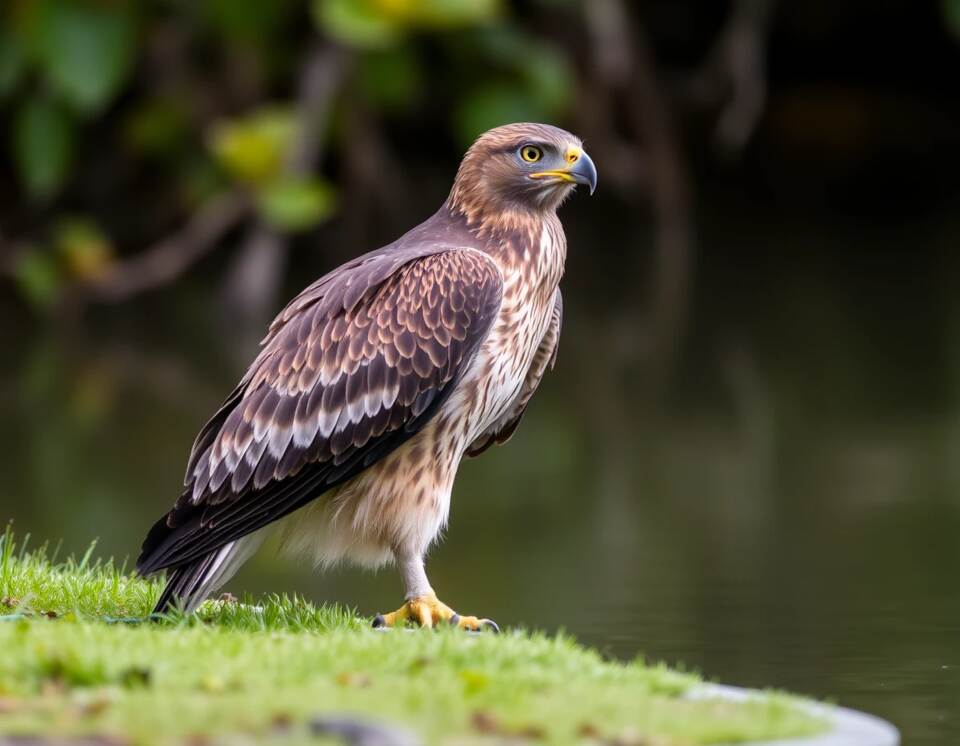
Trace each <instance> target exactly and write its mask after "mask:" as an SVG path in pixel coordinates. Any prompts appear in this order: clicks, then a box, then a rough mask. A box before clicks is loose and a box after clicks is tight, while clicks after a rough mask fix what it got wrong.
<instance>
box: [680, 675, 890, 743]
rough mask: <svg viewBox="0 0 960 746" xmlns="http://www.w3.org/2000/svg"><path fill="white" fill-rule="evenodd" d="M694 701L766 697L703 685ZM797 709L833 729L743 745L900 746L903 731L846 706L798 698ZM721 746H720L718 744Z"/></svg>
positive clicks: (694, 693)
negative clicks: (814, 733)
mask: <svg viewBox="0 0 960 746" xmlns="http://www.w3.org/2000/svg"><path fill="white" fill-rule="evenodd" d="M685 696H687V697H690V698H691V699H727V700H731V701H735V702H744V701H746V700H750V699H758V698H763V697H764V696H765V695H764V693H763V692H760V691H757V690H755V689H742V688H741V687H737V686H726V685H724V684H701V685H700V686H697V687H694V688H693V689H691V690H690V691H689V692H687V694H686V695H685ZM797 706H798V707H800V708H801V709H803V710H805V711H806V712H809V713H810V714H811V715H813V716H814V717H817V718H821V719H823V720H826V721H827V722H828V723H830V724H831V725H832V728H831V729H830V730H828V731H827V732H825V733H821V734H819V735H816V736H804V737H800V738H785V739H779V740H776V741H751V742H750V743H749V745H746V744H744V745H743V746H900V731H898V730H897V729H896V728H895V727H894V726H893V725H891V724H890V723H888V722H887V721H886V720H881V719H880V718H878V717H876V716H874V715H868V714H867V713H865V712H858V711H857V710H851V709H848V708H846V707H837V706H834V705H825V704H822V703H820V702H813V701H808V700H802V699H798V701H797ZM718 746H720V745H719V744H718Z"/></svg>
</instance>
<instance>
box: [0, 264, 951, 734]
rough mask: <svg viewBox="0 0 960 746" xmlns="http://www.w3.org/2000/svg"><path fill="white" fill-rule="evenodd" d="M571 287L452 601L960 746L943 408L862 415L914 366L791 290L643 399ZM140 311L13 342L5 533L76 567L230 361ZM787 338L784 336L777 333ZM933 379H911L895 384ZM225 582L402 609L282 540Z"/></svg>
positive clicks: (171, 450) (448, 562)
mask: <svg viewBox="0 0 960 746" xmlns="http://www.w3.org/2000/svg"><path fill="white" fill-rule="evenodd" d="M593 281H595V278H593V279H592V278H590V277H589V276H583V275H581V276H580V277H578V278H577V279H576V280H575V281H574V284H575V285H576V284H577V283H579V284H581V285H587V286H589V284H590V283H591V282H593ZM775 283H776V278H770V277H767V278H766V279H765V281H764V287H769V286H770V285H771V284H773V285H775ZM759 284H760V283H759V281H758V286H759ZM708 290H709V286H708ZM571 295H572V301H571V302H570V305H571V307H572V310H571V312H570V318H571V321H570V323H569V325H568V327H567V329H566V331H565V336H564V340H563V347H562V353H561V354H562V358H561V359H562V364H561V365H560V366H559V367H558V369H557V371H556V372H555V373H554V374H553V375H552V376H551V377H550V378H549V380H548V382H547V383H546V384H545V386H544V387H543V390H542V392H541V395H540V396H539V397H538V399H537V401H536V402H535V405H534V406H533V407H532V408H531V410H530V412H529V414H528V417H527V419H526V421H525V423H524V426H523V427H522V428H521V429H520V431H519V433H518V435H517V437H516V438H515V439H514V441H513V442H512V443H511V444H510V446H509V447H507V448H499V449H494V451H491V452H490V453H488V454H487V455H485V456H484V458H482V459H480V460H477V461H470V462H467V463H465V464H464V466H463V467H462V472H461V478H460V480H459V482H458V484H457V489H456V491H455V494H454V500H453V509H452V525H451V529H450V532H449V541H448V542H444V543H443V544H441V545H440V546H439V547H438V548H437V549H436V550H435V551H434V552H433V554H432V556H431V558H430V569H431V579H432V580H433V582H434V585H435V586H436V587H437V588H438V590H439V591H440V592H441V593H442V595H443V596H444V598H445V599H446V600H448V601H449V602H450V603H451V604H452V605H454V606H459V607H462V608H465V609H469V610H470V611H471V612H477V613H481V614H484V615H488V616H490V617H492V618H495V619H497V620H499V621H500V622H501V623H508V624H520V623H523V624H528V625H531V626H534V627H540V628H546V629H556V628H560V627H562V628H565V629H567V630H568V631H570V632H572V633H573V634H575V635H576V636H577V637H579V638H581V639H582V640H584V641H585V642H588V643H590V644H593V645H596V646H598V647H599V648H601V649H602V650H604V651H605V652H607V653H608V654H610V655H612V656H618V657H624V658H629V657H632V656H634V655H637V654H641V655H645V656H647V657H648V658H651V659H655V660H661V659H662V660H666V661H669V662H670V663H672V664H675V665H676V664H681V663H682V664H683V665H685V666H687V667H689V668H692V669H696V670H699V671H702V672H703V673H705V674H706V675H707V676H709V677H711V678H716V679H719V680H723V681H726V682H730V683H736V684H742V685H747V686H773V687H783V688H786V689H791V690H795V691H799V692H804V693H808V694H811V695H814V696H818V697H823V698H828V699H834V700H837V701H840V702H843V703H844V704H847V705H850V706H853V707H860V708H863V709H867V710H870V711H873V712H876V713H877V714H880V715H882V716H884V717H887V718H889V719H891V720H893V721H894V722H895V723H897V724H898V725H899V726H901V728H902V729H903V730H904V733H905V736H906V739H905V740H906V742H907V743H910V744H929V745H932V744H945V743H953V742H956V741H957V740H958V739H960V722H958V709H960V708H958V705H960V676H958V666H960V636H958V635H957V628H956V621H957V620H958V619H960V573H958V572H957V569H958V564H957V560H958V542H957V537H958V536H960V500H958V498H957V495H958V494H960V492H958V487H960V469H958V459H957V458H956V455H955V454H956V453H958V447H960V428H958V423H960V411H958V409H957V407H956V406H949V400H950V397H949V396H948V397H942V398H940V399H937V402H938V404H937V406H928V407H927V408H926V409H924V408H923V407H920V406H913V407H908V406H901V407H889V406H888V407H878V408H876V411H873V410H872V408H871V407H870V406H865V405H869V403H870V402H871V400H872V399H871V397H874V396H878V394H877V386H878V385H881V386H886V387H888V388H889V386H891V385H893V384H891V381H897V380H899V379H898V374H899V375H912V373H911V372H910V371H907V372H906V373H905V372H904V370H903V368H902V367H899V364H898V362H897V361H896V360H892V361H888V367H884V366H883V365H879V366H875V367H874V368H873V369H872V371H871V373H872V375H871V376H870V377H869V378H866V377H864V378H860V377H859V376H860V369H859V368H858V367H857V366H858V365H860V364H862V360H864V359H867V360H870V359H871V353H870V351H869V350H866V351H865V349H864V348H863V341H862V340H863V333H864V329H863V327H857V326H856V324H855V323H854V322H853V321H851V319H850V318H848V317H847V316H845V315H844V314H845V313H846V311H845V310H844V308H843V307H842V304H840V307H839V308H838V307H837V306H834V307H833V308H831V301H832V300H835V298H833V299H831V298H830V297H826V296H825V295H824V293H823V292H822V291H820V292H818V293H816V294H815V295H817V297H818V298H820V299H821V300H823V301H824V302H823V303H822V304H820V305H819V306H818V307H817V308H815V309H811V308H810V307H809V306H808V305H807V304H794V302H793V296H791V294H790V293H783V294H782V296H781V302H779V303H771V304H770V305H769V307H768V311H769V313H765V314H760V315H758V314H756V313H751V315H750V318H751V319H753V321H752V322H751V323H752V326H747V327H742V328H741V333H740V334H738V335H734V336H731V337H729V338H728V337H727V336H725V335H724V327H723V325H722V324H718V323H716V318H715V317H714V316H713V315H712V313H711V311H710V303H711V301H710V298H709V293H707V295H706V296H705V297H704V298H702V299H701V300H700V301H699V303H700V304H701V308H700V310H699V312H698V314H697V316H696V319H695V327H696V328H697V329H698V330H699V331H698V335H702V336H704V337H705V338H706V337H707V335H713V336H710V337H709V339H708V341H706V342H705V341H704V340H703V339H700V340H695V342H694V344H693V345H691V347H692V350H691V352H690V354H689V355H688V357H687V358H685V360H684V361H683V364H682V366H681V369H680V370H678V371H677V372H676V376H675V379H676V380H677V382H678V383H677V385H676V387H675V388H674V389H673V390H671V392H670V395H669V396H668V397H667V398H666V400H665V403H663V402H661V403H660V405H659V406H653V405H652V404H651V402H650V398H649V396H648V395H647V393H646V392H645V391H643V390H642V389H643V387H642V386H641V385H640V384H639V383H638V381H639V380H640V378H639V377H638V376H639V374H637V373H636V371H634V370H633V369H632V368H631V367H630V365H627V364H623V362H622V361H620V360H618V359H617V358H616V357H615V356H614V355H605V354H601V353H603V350H602V349H598V345H597V339H598V337H597V334H598V331H597V330H598V329H602V328H603V327H604V325H605V324H606V319H607V318H608V316H607V311H606V310H605V309H604V308H595V307H593V306H592V305H591V304H590V303H589V302H586V300H584V299H585V298H586V297H587V296H586V295H585V294H581V295H579V296H578V295H577V294H576V293H572V294H571ZM578 298H579V300H578ZM754 301H756V299H754ZM151 303H154V304H159V306H160V307H154V308H139V309H135V310H132V311H130V312H129V313H127V314H124V317H123V318H122V319H120V320H117V319H116V318H115V317H113V316H111V317H105V318H104V319H101V320H100V321H98V322H96V324H95V325H93V326H92V327H91V329H96V333H93V332H92V331H90V330H87V331H86V332H82V333H78V335H77V336H73V337H71V338H70V339H69V340H66V341H65V340H58V341H57V340H54V339H52V338H50V337H48V336H46V335H17V337H16V339H15V341H14V343H13V345H12V346H11V347H10V348H9V349H11V351H12V352H13V354H12V355H11V356H10V357H8V358H7V359H6V360H4V361H3V362H2V363H0V365H2V369H0V375H2V380H0V391H2V392H3V401H2V410H3V411H2V417H3V422H5V423H8V426H7V427H4V428H3V429H2V431H0V453H2V454H3V457H2V458H3V464H2V466H3V474H4V486H3V498H2V501H3V502H2V508H3V509H2V513H3V514H4V517H6V516H11V517H13V518H14V519H15V521H16V526H17V530H18V532H21V533H22V532H26V531H30V532H31V533H33V534H34V535H35V536H36V537H43V538H49V539H58V538H62V539H63V542H64V547H65V549H66V550H68V551H70V550H78V549H82V548H83V547H85V545H86V544H87V542H88V541H89V540H90V538H91V537H93V536H99V537H100V541H101V548H102V551H103V552H104V553H107V554H115V555H118V556H125V555H133V554H135V552H136V548H137V543H138V542H139V541H140V539H141V538H142V536H143V534H144V531H145V529H146V527H147V526H148V525H149V524H150V522H151V521H152V520H153V519H154V518H155V517H156V516H157V515H159V514H160V513H161V512H162V511H163V510H165V509H166V507H167V506H168V505H169V503H170V502H171V500H172V499H173V497H174V495H175V494H176V492H177V488H178V485H179V477H180V470H181V469H182V467H183V461H184V459H185V457H186V452H187V449H188V446H189V444H190V441H191V440H192V437H193V435H194V433H195V431H196V429H197V428H198V427H199V425H200V424H201V422H202V419H203V417H204V416H205V415H206V414H207V413H209V412H211V411H213V408H214V407H215V405H216V404H217V402H218V400H219V398H220V397H221V396H222V394H223V393H224V392H226V391H228V390H229V389H230V388H231V387H232V384H233V381H234V378H235V377H236V374H237V364H236V363H235V362H234V361H233V360H232V358H231V356H232V355H235V354H236V350H235V349H233V348H232V346H231V344H230V342H229V341H228V340H227V341H222V342H221V343H217V342H216V341H215V340H216V339H217V338H218V337H217V335H215V334H213V333H212V332H213V331H214V330H213V329H204V328H202V327H201V328H196V327H195V326H191V325H189V324H187V323H185V320H184V319H183V318H181V317H178V316H177V312H176V311H174V310H172V309H171V308H167V307H166V306H163V301H151ZM875 310H876V309H875ZM201 311H202V308H201ZM725 313H726V314H727V319H728V320H729V315H730V314H731V313H732V312H731V311H730V310H729V308H727V309H726V310H725ZM877 313H878V314H879V316H878V318H877V321H876V323H877V324H878V325H880V324H886V320H887V316H884V315H883V314H884V312H883V311H882V310H877ZM889 313H892V312H889ZM211 315H212V314H211ZM200 316H201V317H204V313H202V312H201V313H200ZM746 317H747V315H746V314H744V318H746ZM159 320H163V321H162V322H161V321H159ZM767 328H769V329H770V330H773V331H765V329H767ZM784 328H791V329H792V330H793V332H792V341H791V344H790V345H784V344H781V343H780V342H779V341H777V340H778V338H779V335H780V334H781V330H782V329H784ZM870 328H871V329H872V327H870ZM185 329H187V330H188V332H187V333H189V335H190V338H189V339H187V340H184V339H183V338H182V337H181V335H182V334H183V333H184V330H185ZM873 331H877V330H873ZM910 334H911V335H912V330H910ZM904 339H907V337H906V336H904V337H901V338H900V341H903V340H904ZM717 340H722V341H720V342H717ZM804 340H807V341H809V340H817V342H816V345H815V346H814V347H808V348H807V349H806V350H804V349H803V347H802V344H801V343H802V342H803V341H804ZM890 343H891V345H895V344H896V340H890ZM910 344H911V345H913V349H914V352H916V350H917V349H922V348H923V342H922V340H918V339H916V338H915V337H913V336H911V337H910ZM856 345H861V347H860V349H856V350H855V351H854V352H852V353H849V354H848V353H846V352H844V350H845V348H848V347H855V346H856ZM873 359H877V358H876V357H874V358H873ZM845 361H846V362H845ZM858 361H860V362H858ZM848 365H853V366H854V367H853V369H852V372H851V370H850V369H849V368H848V367H847V366H848ZM890 366H892V367H893V368H894V370H893V371H891V369H890ZM921 368H922V366H921ZM898 371H899V373H898ZM930 375H931V374H930V372H929V370H926V369H919V368H918V370H917V371H916V375H915V376H914V377H913V378H908V380H907V382H906V383H905V384H903V385H904V387H905V388H904V390H906V388H907V387H910V388H911V390H913V388H915V387H916V386H918V385H920V387H921V388H922V383H923V382H924V381H928V380H930ZM878 381H880V382H881V383H880V384H878V383H877V382H878ZM918 382H919V384H918ZM936 398H937V397H935V396H934V395H933V394H931V399H936ZM922 400H923V396H922V395H917V394H915V395H914V399H913V401H914V402H916V401H922ZM231 589H232V590H234V591H235V592H237V591H241V590H249V591H252V592H254V593H258V592H263V591H266V590H286V591H299V592H302V593H304V594H305V595H307V596H308V597H310V598H313V599H317V600H339V601H344V602H347V603H350V604H354V605H356V606H357V607H358V608H359V609H360V610H361V611H363V612H364V613H368V614H370V613H373V612H375V611H377V610H384V609H387V608H393V607H394V606H396V604H397V602H398V601H399V596H400V593H401V589H400V584H399V580H398V579H397V578H396V576H395V575H394V574H393V573H390V572H386V573H382V574H380V575H376V576H373V575H370V574H365V573H362V572H358V571H354V570H350V569H342V570H339V571H336V572H333V573H330V574H327V575H324V576H318V575H314V574H312V573H310V572H308V571H307V570H306V569H304V568H298V567H296V566H294V565H293V564H292V563H291V562H290V561H289V560H287V559H284V558H282V557H278V556H276V554H275V553H274V552H272V551H270V549H269V548H268V550H267V551H264V552H262V553H261V555H260V556H259V557H258V558H257V559H256V561H255V562H254V563H252V564H251V566H250V567H248V568H247V569H245V570H244V571H243V572H242V573H241V575H240V576H238V578H237V579H236V580H235V581H234V583H233V584H232V586H231Z"/></svg>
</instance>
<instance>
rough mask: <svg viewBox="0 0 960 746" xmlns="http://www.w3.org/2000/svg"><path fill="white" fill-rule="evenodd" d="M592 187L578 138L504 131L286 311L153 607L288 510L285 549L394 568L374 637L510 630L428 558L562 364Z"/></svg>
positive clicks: (200, 490) (242, 390) (175, 528)
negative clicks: (495, 449)
mask: <svg viewBox="0 0 960 746" xmlns="http://www.w3.org/2000/svg"><path fill="white" fill-rule="evenodd" d="M577 185H583V186H586V187H588V188H589V190H590V192H591V194H592V193H593V191H594V189H595V188H596V185H597V171H596V168H595V166H594V164H593V161H592V160H591V159H590V157H589V156H588V155H587V154H586V152H584V150H583V147H582V144H581V142H580V140H578V139H577V138H576V137H574V136H573V135H571V134H570V133H569V132H565V131H564V130H562V129H558V128H556V127H552V126H548V125H543V124H510V125H505V126H502V127H498V128H496V129H493V130H490V131H489V132H487V133H485V134H483V135H481V136H480V137H479V138H478V139H477V141H476V142H475V143H474V144H473V145H472V146H471V147H470V148H469V150H468V151H467V153H466V155H465V156H464V158H463V160H462V162H461V164H460V168H459V170H458V171H457V175H456V179H455V180H454V183H453V188H452V190H451V191H450V195H449V197H448V198H447V199H446V201H445V202H444V203H443V205H442V206H441V207H440V209H439V210H438V211H437V212H436V213H435V214H434V215H433V216H432V217H430V218H428V219H427V220H426V221H425V222H423V223H421V224H420V225H418V226H417V227H416V228H414V229H412V230H411V231H410V232H408V233H407V234H405V235H404V236H402V237H400V238H399V239H397V240H396V241H394V242H393V243H391V244H389V245H387V246H384V247H383V248H381V249H378V250H376V251H373V252H371V253H369V254H365V255H363V256H361V257H359V258H357V259H354V260H352V261H349V262H347V263H346V264H344V265H342V266H340V267H338V268H337V269H335V270H333V271H332V272H330V273H329V274H327V275H324V276H323V277H321V278H320V279H319V280H317V281H316V282H314V283H313V284H312V285H310V286H309V287H307V288H306V289H305V290H304V291H303V292H301V293H300V294H299V295H298V296H296V297H295V298H294V299H293V300H292V301H291V302H290V303H289V305H287V307H286V308H284V309H283V311H281V312H280V314H279V316H277V318H276V319H275V320H274V321H273V323H272V324H271V325H270V327H269V330H268V332H267V335H266V337H265V338H264V340H263V342H262V343H261V349H260V352H259V354H258V355H257V357H256V359H255V360H254V361H253V364H252V365H251V366H250V368H249V369H248V370H247V372H246V375H244V376H243V379H242V380H241V381H240V383H239V385H238V386H237V387H236V388H235V389H234V390H233V392H232V393H231V394H230V395H229V396H228V397H227V399H226V401H225V402H224V403H223V405H222V406H221V407H220V409H219V410H218V411H217V412H216V414H214V415H213V417H212V418H211V419H210V420H209V422H207V424H206V425H204V427H203V429H202V430H201V431H200V433H199V435H197V438H196V441H195V442H194V444H193V449H192V451H191V453H190V458H189V461H188V464H187V472H186V478H185V481H184V490H183V492H182V494H181V495H180V497H179V499H178V500H177V501H176V504H175V505H174V506H173V508H172V509H171V510H170V511H169V512H168V513H167V514H166V515H165V516H163V517H162V518H161V519H160V520H158V521H157V522H156V523H155V524H154V526H153V528H152V529H151V530H150V532H149V534H148V535H147V538H146V539H145V541H144V543H143V548H142V552H141V554H140V557H139V559H138V560H137V570H138V571H139V572H140V573H141V574H142V575H149V574H152V573H156V572H159V571H162V570H166V571H167V584H166V587H165V589H164V591H163V593H162V595H161V596H160V599H159V601H158V602H157V605H156V609H155V612H163V611H165V610H167V609H168V608H170V607H173V606H179V607H181V608H183V609H184V610H185V611H187V612H190V611H193V610H194V609H196V607H197V606H199V605H200V603H202V602H203V600H204V599H206V598H207V597H208V596H209V595H210V594H211V593H213V592H214V591H216V590H217V589H218V588H220V587H221V586H222V585H223V584H224V583H225V582H226V581H227V580H228V579H229V578H230V577H231V576H232V575H233V574H234V573H235V572H236V571H237V569H238V568H239V567H240V565H241V564H243V562H245V561H246V560H247V559H248V558H249V557H250V556H251V555H252V554H253V552H254V551H256V549H257V547H258V546H259V544H260V542H261V541H262V539H263V537H264V534H265V532H266V529H267V527H270V526H273V525H274V524H277V522H280V521H281V519H286V520H284V521H282V523H283V524H284V526H285V532H286V540H285V542H286V545H287V546H289V547H291V548H293V549H295V550H299V551H304V550H306V551H308V552H310V553H312V554H313V556H314V558H315V560H316V562H317V564H319V565H330V564H334V563H336V562H339V561H341V560H350V561H353V562H356V563H358V564H361V565H365V566H371V567H379V566H381V565H384V564H386V563H389V562H396V564H397V565H398V566H399V570H400V574H401V576H402V579H403V583H404V587H405V591H406V600H405V603H404V605H403V606H402V607H401V608H400V609H398V610H397V611H395V612H392V613H390V614H384V615H378V616H377V617H376V619H375V620H374V626H377V627H379V626H393V625H397V624H400V623H404V622H406V621H412V622H416V623H418V624H420V625H421V626H423V627H431V626H433V625H435V624H438V623H440V622H449V623H451V624H454V625H456V626H458V627H461V628H464V629H471V630H478V629H481V628H484V627H490V628H492V629H494V630H497V626H496V624H495V623H493V622H492V621H490V620H488V619H480V618H477V617H475V616H461V615H459V614H457V613H455V612H454V611H453V610H452V609H451V608H450V607H448V606H447V605H445V604H443V603H441V602H440V600H439V599H438V598H437V596H436V594H435V593H434V591H433V588H432V587H431V586H430V582H429V581H428V580H427V574H426V571H425V568H424V556H425V554H426V552H427V549H428V548H429V547H430V545H431V543H432V542H433V540H434V539H435V538H436V536H437V534H438V533H439V532H440V531H441V530H442V529H443V528H444V526H445V525H446V522H447V516H448V512H449V508H450V493H451V490H452V488H453V482H454V478H455V476H456V473H457V467H458V466H459V464H460V460H461V459H462V458H463V456H464V455H467V456H476V455H478V454H480V453H482V452H483V451H485V450H486V449H487V448H489V447H490V446H491V445H493V444H495V443H502V442H504V441H506V440H507V439H508V438H509V437H510V436H511V435H512V434H513V431H514V430H515V429H516V427H517V425H518V423H519V422H520V419H521V417H522V416H523V412H524V409H525V408H526V406H527V404H528V402H529V401H530V398H531V397H532V396H533V393H534V391H536V389H537V386H538V385H539V383H540V379H541V377H542V376H543V374H544V372H545V371H546V369H547V368H548V367H551V366H552V365H553V363H554V360H555V358H556V354H557V340H558V338H559V336H560V324H561V320H562V316H563V302H562V299H561V296H560V289H559V287H558V285H559V282H560V278H561V276H562V275H563V268H564V261H565V258H566V237H565V236H564V233H563V227H562V226H561V224H560V220H559V219H558V218H557V212H556V211H557V208H558V207H559V206H560V204H561V203H562V202H563V201H564V199H565V198H566V197H568V196H569V195H570V193H571V192H572V191H573V190H574V189H575V188H576V186H577Z"/></svg>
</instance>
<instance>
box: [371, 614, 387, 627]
mask: <svg viewBox="0 0 960 746" xmlns="http://www.w3.org/2000/svg"><path fill="white" fill-rule="evenodd" d="M386 623H387V620H386V619H384V618H383V614H377V615H376V616H375V617H374V618H373V628H374V629H380V627H383V626H385V625H386Z"/></svg>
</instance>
